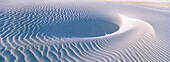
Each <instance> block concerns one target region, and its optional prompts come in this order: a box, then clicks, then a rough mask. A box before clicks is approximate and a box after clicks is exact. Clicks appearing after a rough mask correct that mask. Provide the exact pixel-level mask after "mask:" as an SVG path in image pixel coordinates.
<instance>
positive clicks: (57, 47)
mask: <svg viewBox="0 0 170 62" xmlns="http://www.w3.org/2000/svg"><path fill="white" fill-rule="evenodd" d="M92 3H94V2H92ZM92 3H90V2H88V3H87V4H86V5H85V6H86V7H89V6H88V5H93V4H92ZM79 4H81V3H79ZM103 4H105V5H104V6H103ZM106 4H107V5H106ZM98 5H101V6H100V7H103V8H105V10H99V12H95V11H96V10H94V9H103V8H98ZM96 6H97V8H93V7H96ZM96 6H95V5H94V6H92V7H90V8H89V9H90V10H92V11H88V10H87V11H86V10H84V9H80V8H78V9H77V7H76V10H77V13H76V11H75V12H74V11H73V13H75V14H74V15H75V16H74V17H73V18H74V20H76V17H78V18H77V20H76V22H77V21H79V20H81V19H84V18H85V19H86V18H87V19H86V20H89V19H91V18H93V19H94V20H92V21H95V20H98V18H99V19H100V17H101V16H102V18H104V21H107V22H110V23H115V24H116V25H118V26H119V29H118V30H116V31H115V32H113V33H110V34H105V35H103V36H98V37H73V38H69V37H68V38H67V37H66V38H58V37H56V36H53V35H52V34H49V33H48V30H47V31H43V30H46V28H45V29H43V28H44V27H42V29H43V30H42V32H43V34H40V33H41V31H36V30H38V29H40V28H41V26H47V25H50V24H51V25H52V24H53V23H54V22H55V20H53V19H55V18H54V17H53V16H49V15H55V14H52V13H53V12H55V11H53V10H55V9H56V8H54V7H48V6H47V7H43V8H44V9H42V8H41V7H42V6H39V7H40V9H41V10H42V11H40V14H36V15H40V16H42V15H44V14H46V13H47V15H44V17H42V19H41V17H38V16H34V15H33V16H32V15H31V14H34V13H29V12H31V11H32V10H29V9H26V10H21V12H17V11H16V12H10V11H5V10H4V9H2V10H0V61H2V62H3V61H4V62H14V61H16V62H26V61H28V62H37V61H38V62H41V61H44V62H50V61H54V62H56V61H57V62H68V61H71V62H72V61H73V62H74V61H79V62H86V61H90V62H96V61H102V62H108V61H129V62H133V61H169V60H170V59H169V58H170V56H169V50H168V49H169V47H168V46H166V43H167V44H168V43H169V39H168V36H170V35H169V33H168V32H167V31H169V29H167V28H168V25H167V24H170V23H169V22H168V20H169V19H168V16H167V14H166V13H164V12H159V11H156V10H150V9H147V8H142V7H134V6H131V5H126V4H116V3H100V2H98V3H97V2H96ZM81 7H82V6H81ZM86 7H85V8H86ZM111 7H112V8H111ZM122 7H123V8H122ZM3 8H4V7H3ZM10 8H14V7H10ZM21 8H22V7H21ZM73 8H74V7H73ZM127 8H128V10H127ZM45 9H46V10H45ZM48 9H50V10H48ZM107 9H108V10H107ZM125 9H126V11H125ZM10 10H11V9H10ZM13 10H15V9H12V10H11V11H13ZM43 10H44V11H43ZM59 10H61V9H59ZM65 10H67V8H64V9H63V12H62V10H61V11H56V12H61V13H59V14H61V15H58V16H61V18H59V19H62V22H63V21H66V20H67V19H68V18H69V17H67V15H68V13H67V11H66V12H65ZM4 11H5V12H4ZM22 11H25V12H28V15H24V14H27V13H25V12H22ZM33 11H34V10H33ZM50 11H51V12H50ZM68 11H69V10H68ZM93 11H94V12H93ZM102 11H107V12H105V13H100V12H102ZM109 11H110V12H109ZM43 12H44V13H43ZM113 12H114V13H113ZM145 12H147V13H149V14H146V13H145ZM4 13H5V14H4ZM41 13H42V14H41ZM69 13H72V12H69ZM91 13H92V14H96V13H97V14H96V15H97V16H96V15H95V16H94V15H91ZM115 13H117V14H115ZM13 14H15V15H13ZM29 14H30V15H29ZM62 14H67V15H62ZM81 14H82V15H81ZM137 14H140V15H137ZM18 15H19V17H18ZM143 15H144V16H143ZM152 15H155V16H152ZM20 16H21V17H20ZM22 16H24V17H26V19H24V17H23V19H22ZM105 16H106V17H105ZM79 17H82V18H79ZM95 17H96V19H95ZM159 17H160V18H159ZM18 19H22V20H21V22H18V23H15V22H16V21H17V20H18ZM32 19H33V20H32ZM39 19H40V20H39ZM46 19H47V21H46ZM106 19H107V20H106ZM23 20H30V21H31V22H30V21H23ZM37 20H38V21H37ZM48 20H50V22H48ZM74 20H71V21H74ZM153 20H154V21H153ZM39 22H41V23H42V24H41V23H40V24H38V23H39ZM62 22H61V23H62ZM66 22H67V21H66ZM160 22H161V23H166V24H161V25H160V24H159V23H160ZM34 24H35V25H34ZM22 26H23V27H22ZM162 27H164V28H162ZM17 30H18V31H17ZM50 30H51V29H50ZM44 32H45V33H44ZM49 32H51V31H49ZM165 33H166V34H165ZM44 34H45V35H44ZM47 34H48V35H47ZM50 35H51V36H50Z"/></svg>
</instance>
